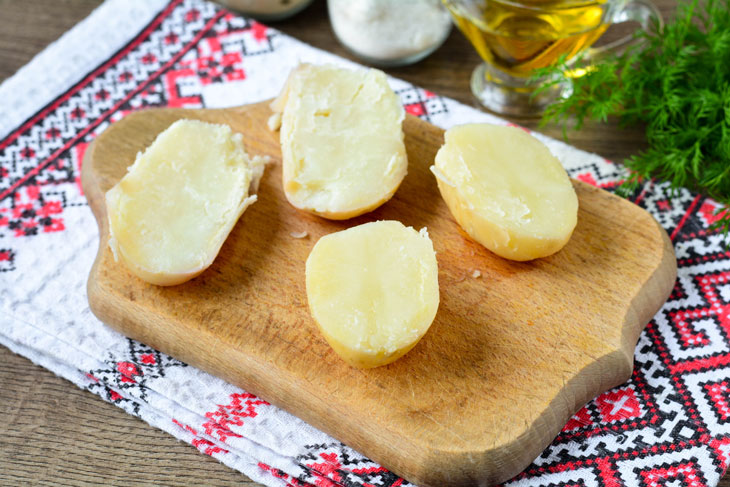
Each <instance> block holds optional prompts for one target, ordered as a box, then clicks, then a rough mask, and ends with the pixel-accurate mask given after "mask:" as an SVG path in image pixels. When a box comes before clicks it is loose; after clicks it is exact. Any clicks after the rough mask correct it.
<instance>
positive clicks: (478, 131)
mask: <svg viewBox="0 0 730 487" xmlns="http://www.w3.org/2000/svg"><path fill="white" fill-rule="evenodd" d="M445 137H446V143H445V144H444V145H443V146H442V147H441V149H439V151H438V153H437V154H436V162H435V165H434V166H431V170H432V172H433V173H434V175H435V176H436V179H437V182H438V187H439V191H440V192H441V196H443V198H444V201H446V205H447V206H448V207H449V210H451V214H452V215H453V216H454V218H455V219H456V221H457V222H458V223H459V225H461V228H463V229H464V231H465V232H466V233H468V234H469V235H470V236H471V237H472V238H473V239H474V240H476V241H477V242H479V243H481V244H482V245H484V246H485V247H486V248H488V249H489V250H491V251H492V252H494V253H495V254H497V255H500V256H502V257H504V258H507V259H512V260H518V261H525V260H532V259H537V258H539V257H545V256H548V255H551V254H554V253H555V252H557V251H558V250H560V249H561V248H563V246H564V245H565V244H566V243H567V242H568V240H569V239H570V236H571V235H572V233H573V229H574V228H575V225H576V223H577V219H578V197H577V196H576V194H575V190H574V189H573V185H572V184H571V182H570V178H569V177H568V175H567V174H566V172H565V169H563V167H562V166H561V165H560V161H558V159H557V158H556V157H555V156H553V155H552V154H551V153H550V150H549V149H548V148H547V147H546V146H545V145H544V144H543V143H542V142H540V141H539V140H537V139H536V138H535V137H533V136H531V135H529V134H528V133H526V132H525V131H524V130H521V129H519V128H515V127H504V126H499V125H490V124H470V125H461V126H457V127H453V128H451V129H449V130H447V131H446V134H445Z"/></svg>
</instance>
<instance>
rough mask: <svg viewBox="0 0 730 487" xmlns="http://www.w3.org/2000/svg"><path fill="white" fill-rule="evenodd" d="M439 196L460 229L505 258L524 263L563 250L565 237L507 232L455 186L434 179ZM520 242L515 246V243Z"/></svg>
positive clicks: (566, 239)
mask: <svg viewBox="0 0 730 487" xmlns="http://www.w3.org/2000/svg"><path fill="white" fill-rule="evenodd" d="M436 182H437V184H438V188H439V192H440V193H441V197H442V198H443V199H444V201H445V202H446V206H447V207H448V208H449V211H450V212H451V214H452V215H453V217H454V219H455V220H456V222H457V223H458V224H459V225H460V226H461V228H462V229H463V230H464V231H465V232H466V233H467V234H468V235H469V236H470V237H471V238H473V239H474V240H476V241H477V242H479V243H480V244H482V245H483V246H484V247H486V248H487V249H489V250H490V251H492V252H494V253H495V254H497V255H499V256H500V257H504V258H505V259H510V260H515V261H518V262H525V261H529V260H534V259H538V258H541V257H547V256H549V255H552V254H554V253H556V252H557V251H559V250H560V249H562V248H563V247H564V246H565V245H566V244H567V243H568V240H570V237H571V235H572V232H571V233H570V234H568V235H566V236H565V238H559V239H558V238H538V237H535V236H534V235H529V234H526V233H524V232H514V231H512V232H510V231H509V230H506V229H504V228H502V227H500V226H499V225H496V224H495V223H494V222H491V221H489V220H487V219H486V218H484V217H483V216H482V215H480V214H479V213H478V212H476V211H475V210H474V209H473V208H470V205H469V204H468V203H467V202H466V200H465V198H464V197H463V196H462V195H461V194H460V193H459V190H458V188H456V187H453V186H450V185H448V184H446V183H445V182H443V181H441V179H439V178H436ZM517 241H519V242H522V244H521V245H517V244H516V242H517Z"/></svg>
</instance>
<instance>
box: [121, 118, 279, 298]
mask: <svg viewBox="0 0 730 487" xmlns="http://www.w3.org/2000/svg"><path fill="white" fill-rule="evenodd" d="M264 164H265V160H264V159H262V158H259V157H254V158H253V159H250V158H249V157H248V155H247V154H246V152H245V150H244V148H243V136H241V134H233V132H232V131H231V128H230V127H228V126H227V125H215V124H210V123H205V122H200V121H195V120H178V121H177V122H175V123H173V124H172V125H170V127H169V128H167V129H166V130H165V131H164V132H162V133H160V134H159V135H158V136H157V138H156V139H155V141H154V142H153V143H152V145H150V146H149V147H148V148H147V149H146V150H145V151H144V153H140V154H138V155H137V159H136V160H135V161H134V164H133V165H132V166H130V167H129V168H128V172H127V174H126V175H125V176H124V177H123V178H122V179H121V181H119V182H118V183H117V184H116V185H114V187H112V188H111V189H110V190H109V191H108V192H107V193H106V208H107V214H108V218H109V247H111V249H112V252H113V253H114V258H115V260H118V261H119V260H121V261H122V262H123V263H124V264H125V265H126V266H127V268H128V269H129V270H130V271H131V272H132V273H133V274H135V275H136V276H138V277H140V278H141V279H143V280H145V281H147V282H149V283H152V284H157V285H160V286H172V285H175V284H180V283H183V282H185V281H187V280H189V279H192V278H193V277H195V276H197V275H198V274H200V273H201V272H203V271H204V270H205V269H206V268H207V267H208V266H209V265H210V264H211V263H212V262H213V260H214V259H215V257H216V255H218V251H219V250H220V248H221V245H223V242H224V241H225V239H226V237H227V236H228V234H229V232H230V231H231V229H232V228H233V226H234V225H235V223H236V221H237V220H238V218H239V217H240V216H241V214H242V213H243V211H244V210H245V209H246V207H247V206H248V205H250V204H251V203H253V202H254V201H256V196H255V195H250V191H255V190H256V187H257V186H258V180H259V179H260V178H261V175H262V174H263V169H264Z"/></svg>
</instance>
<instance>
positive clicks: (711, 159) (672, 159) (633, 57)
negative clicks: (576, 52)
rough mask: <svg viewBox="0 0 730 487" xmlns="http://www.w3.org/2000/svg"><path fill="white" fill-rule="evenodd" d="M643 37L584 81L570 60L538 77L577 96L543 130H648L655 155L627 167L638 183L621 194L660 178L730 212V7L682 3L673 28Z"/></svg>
mask: <svg viewBox="0 0 730 487" xmlns="http://www.w3.org/2000/svg"><path fill="white" fill-rule="evenodd" d="M637 37H639V38H640V40H639V42H638V43H636V44H635V45H633V46H632V47H630V48H628V49H626V50H625V51H624V52H623V53H620V54H614V55H609V56H607V57H606V58H604V59H601V60H600V61H599V62H597V63H596V64H595V65H594V66H592V67H591V68H589V69H587V70H586V74H585V75H584V76H581V77H575V78H572V79H570V78H571V76H570V74H571V67H570V66H569V65H568V63H566V61H565V59H562V60H561V62H560V63H558V65H557V66H553V67H551V68H546V69H543V70H540V71H539V72H538V73H536V78H538V77H542V78H543V79H544V78H545V77H548V78H550V79H552V80H553V81H552V84H555V83H564V82H566V79H569V82H570V83H571V84H572V88H573V89H572V93H571V94H570V95H569V96H567V97H565V98H562V99H560V100H558V101H556V102H555V103H554V104H552V105H550V106H549V107H548V109H547V111H546V112H545V114H544V116H543V121H542V122H543V124H545V123H547V122H558V123H560V124H562V125H563V128H564V133H565V130H566V129H567V128H569V127H570V126H571V125H572V128H573V129H574V130H580V128H581V126H582V125H583V122H584V121H585V120H600V121H606V120H607V119H608V117H609V116H615V117H618V120H619V123H620V124H621V125H623V126H627V125H644V126H645V127H646V139H647V141H648V144H649V147H648V149H647V150H645V151H643V152H641V153H638V154H636V155H634V156H632V157H630V158H628V159H627V160H625V161H624V164H625V165H626V167H627V168H628V169H629V171H630V174H631V176H630V177H629V179H628V181H627V182H625V183H624V184H623V185H622V186H621V187H620V192H622V193H624V194H626V193H630V192H631V191H632V190H634V189H636V188H637V187H638V186H639V184H640V182H641V181H642V180H648V179H650V178H657V179H660V180H665V181H668V182H669V183H670V184H671V187H672V188H673V189H677V188H680V187H687V188H690V189H693V190H697V191H701V192H703V193H705V194H707V195H708V196H711V197H712V198H714V199H716V200H717V201H719V202H721V203H723V205H728V204H730V0H707V1H704V2H702V4H700V3H699V2H698V1H697V0H694V1H692V2H690V3H687V2H681V0H680V4H679V5H678V7H677V12H676V15H675V17H674V20H672V21H670V22H668V23H667V24H666V25H665V26H664V27H663V28H659V27H658V26H655V27H654V29H652V30H651V31H650V32H648V33H647V32H640V33H638V34H637ZM543 89H547V87H543ZM719 215H720V218H719V220H718V221H717V222H716V223H715V227H716V228H718V229H720V230H721V231H723V232H724V233H725V235H726V236H727V234H728V231H729V230H730V212H728V211H723V212H722V213H719Z"/></svg>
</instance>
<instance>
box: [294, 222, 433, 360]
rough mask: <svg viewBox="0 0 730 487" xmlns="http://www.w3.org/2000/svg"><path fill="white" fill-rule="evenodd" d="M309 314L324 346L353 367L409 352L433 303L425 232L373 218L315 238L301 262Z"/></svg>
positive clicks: (428, 242)
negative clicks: (304, 268) (304, 266)
mask: <svg viewBox="0 0 730 487" xmlns="http://www.w3.org/2000/svg"><path fill="white" fill-rule="evenodd" d="M306 284H307V300H308V301H309V309H310V311H311V313H312V316H313V317H314V320H315V321H316V322H317V325H318V326H319V329H320V330H321V331H322V334H323V335H324V337H325V338H326V339H327V342H329V344H330V345H331V346H332V348H333V349H334V350H335V352H337V353H338V354H339V355H340V356H341V357H342V358H343V359H344V360H345V361H346V362H347V363H349V364H351V365H353V366H355V367H360V368H371V367H377V366H380V365H385V364H389V363H391V362H393V361H395V360H397V359H398V358H400V357H401V356H403V355H404V354H405V353H407V352H408V351H409V350H410V349H411V348H413V347H414V346H415V345H416V343H418V341H419V340H420V339H421V337H423V335H424V334H425V333H426V332H427V331H428V328H429V327H430V326H431V322H432V321H433V319H434V317H435V316H436V310H437V309H438V305H439V286H438V268H437V264H436V253H435V252H434V250H433V244H432V243H431V239H430V238H429V237H428V233H427V232H426V231H425V229H423V230H421V231H420V232H417V231H416V230H414V229H413V228H411V227H405V226H403V224H402V223H400V222H397V221H378V222H373V223H366V224H364V225H359V226H356V227H352V228H349V229H347V230H343V231H341V232H336V233H332V234H330V235H326V236H324V237H322V238H320V239H319V241H318V242H317V244H316V245H315V246H314V248H313V249H312V252H311V253H310V254H309V258H308V259H307V264H306Z"/></svg>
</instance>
